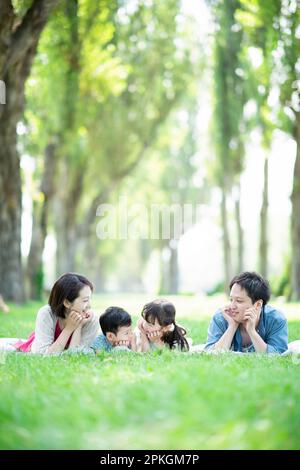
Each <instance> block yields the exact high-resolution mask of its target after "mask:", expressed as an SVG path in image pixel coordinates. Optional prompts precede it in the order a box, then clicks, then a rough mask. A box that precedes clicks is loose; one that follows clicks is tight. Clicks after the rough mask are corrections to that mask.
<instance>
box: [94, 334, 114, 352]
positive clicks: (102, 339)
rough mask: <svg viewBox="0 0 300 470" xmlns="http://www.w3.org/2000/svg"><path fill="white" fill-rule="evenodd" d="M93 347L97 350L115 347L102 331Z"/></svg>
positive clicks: (107, 349) (108, 349) (109, 349)
mask: <svg viewBox="0 0 300 470" xmlns="http://www.w3.org/2000/svg"><path fill="white" fill-rule="evenodd" d="M91 348H92V349H94V350H95V351H111V350H112V349H113V346H112V345H111V343H110V342H109V341H108V339H107V338H106V336H105V335H104V334H102V333H101V334H100V335H98V336H97V338H96V339H95V341H94V342H93V344H92V346H91Z"/></svg>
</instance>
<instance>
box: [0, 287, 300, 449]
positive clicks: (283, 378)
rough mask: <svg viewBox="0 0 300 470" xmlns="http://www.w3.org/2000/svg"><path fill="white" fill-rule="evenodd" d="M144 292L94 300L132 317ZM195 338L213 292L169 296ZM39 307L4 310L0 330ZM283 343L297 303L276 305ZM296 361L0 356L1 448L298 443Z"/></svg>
mask: <svg viewBox="0 0 300 470" xmlns="http://www.w3.org/2000/svg"><path fill="white" fill-rule="evenodd" d="M147 300H149V299H148V298H146V297H145V296H135V297H133V296H122V297H121V296H120V297H114V298H112V297H111V296H101V297H97V298H96V299H95V302H94V303H95V307H96V308H95V310H96V311H99V312H101V311H102V310H103V309H104V308H105V307H106V306H108V305H112V304H116V305H122V306H124V307H125V308H128V310H129V311H130V312H131V313H133V314H134V315H138V313H139V311H140V309H141V306H142V305H143V303H145V302H146V301H147ZM173 300H174V302H175V305H176V306H177V311H178V320H179V323H181V324H182V325H184V326H185V327H186V328H187V330H188V335H189V336H191V337H192V338H193V340H194V343H198V342H204V341H205V338H206V331H207V326H208V322H209V316H210V315H211V314H212V313H213V311H214V309H215V307H217V306H218V305H219V303H220V300H221V299H220V298H208V299H203V298H193V297H181V298H177V299H173ZM39 306H40V304H37V303H34V302H31V303H28V304H26V305H25V306H22V307H16V306H11V314H10V315H8V316H4V315H1V317H0V336H2V337H4V336H12V337H13V336H17V337H26V336H27V335H28V334H29V333H30V332H31V330H32V329H33V328H34V320H35V315H36V311H37V309H38V307H39ZM284 311H285V312H287V313H288V317H289V329H290V340H293V339H297V338H300V322H297V316H299V312H300V306H299V305H297V304H294V305H289V306H287V308H284ZM299 403H300V364H297V361H293V360H292V358H291V357H272V356H259V355H233V354H230V353H229V354H223V355H218V356H217V355H201V354H194V355H189V354H185V353H179V352H178V353H177V352H169V351H163V352H161V351H154V352H152V353H150V354H144V355H138V354H126V353H123V354H122V353H120V354H118V355H109V354H104V353H103V354H102V355H100V356H98V357H88V356H83V355H76V356H75V355H73V356H71V355H63V356H61V357H57V356H55V357H43V356H34V355H25V354H21V353H16V354H6V355H3V354H2V356H0V428H1V433H0V448H1V449H109V450H112V449H299V448H300V427H299V422H300V407H299Z"/></svg>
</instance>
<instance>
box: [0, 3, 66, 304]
mask: <svg viewBox="0 0 300 470" xmlns="http://www.w3.org/2000/svg"><path fill="white" fill-rule="evenodd" d="M56 2H57V0H34V1H33V3H32V6H31V8H30V9H29V10H28V11H27V13H26V14H25V16H24V17H23V19H22V20H20V19H17V18H16V16H15V13H14V9H13V6H12V3H11V1H10V0H6V1H4V0H2V1H1V3H0V80H2V81H3V82H4V83H5V86H6V104H0V175H1V176H0V201H1V205H0V250H1V251H0V285H1V291H2V294H3V295H4V297H5V298H7V299H10V300H14V301H17V302H21V301H22V300H23V299H24V286H23V276H22V263H21V215H22V185H21V175H20V157H19V155H18V152H17V132H16V129H17V124H18V122H19V121H20V119H21V118H22V115H23V110H24V87H25V81H26V79H27V77H28V75H29V73H30V67H31V63H32V60H33V57H34V55H35V53H36V48H37V44H38V41H39V37H40V34H41V32H42V30H43V28H44V26H45V24H46V22H47V19H48V16H49V14H50V11H51V8H53V7H54V5H55V4H56Z"/></svg>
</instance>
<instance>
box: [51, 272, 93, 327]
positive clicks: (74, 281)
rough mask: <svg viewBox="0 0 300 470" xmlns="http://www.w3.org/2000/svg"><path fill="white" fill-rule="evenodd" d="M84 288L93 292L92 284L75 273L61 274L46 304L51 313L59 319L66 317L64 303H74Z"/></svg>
mask: <svg viewBox="0 0 300 470" xmlns="http://www.w3.org/2000/svg"><path fill="white" fill-rule="evenodd" d="M84 286H89V287H90V289H91V290H93V284H92V283H91V282H90V281H89V280H88V279H87V278H86V277H84V276H81V275H80V274H76V273H66V274H63V275H62V276H61V277H60V278H59V279H57V281H56V282H55V284H54V286H53V287H52V289H51V292H50V296H49V300H48V304H49V305H50V307H51V310H52V312H53V313H54V314H55V315H56V316H57V317H60V318H65V317H66V307H65V306H64V301H65V300H68V301H69V302H74V300H75V299H76V298H77V297H78V296H79V292H80V291H81V289H83V287H84Z"/></svg>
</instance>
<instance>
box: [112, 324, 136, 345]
mask: <svg viewBox="0 0 300 470" xmlns="http://www.w3.org/2000/svg"><path fill="white" fill-rule="evenodd" d="M132 335H133V333H132V326H131V325H129V326H119V328H118V331H117V334H115V333H112V332H111V331H109V332H107V334H106V337H107V339H108V341H109V342H110V343H111V344H112V345H113V346H129V345H130V343H131V340H132Z"/></svg>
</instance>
